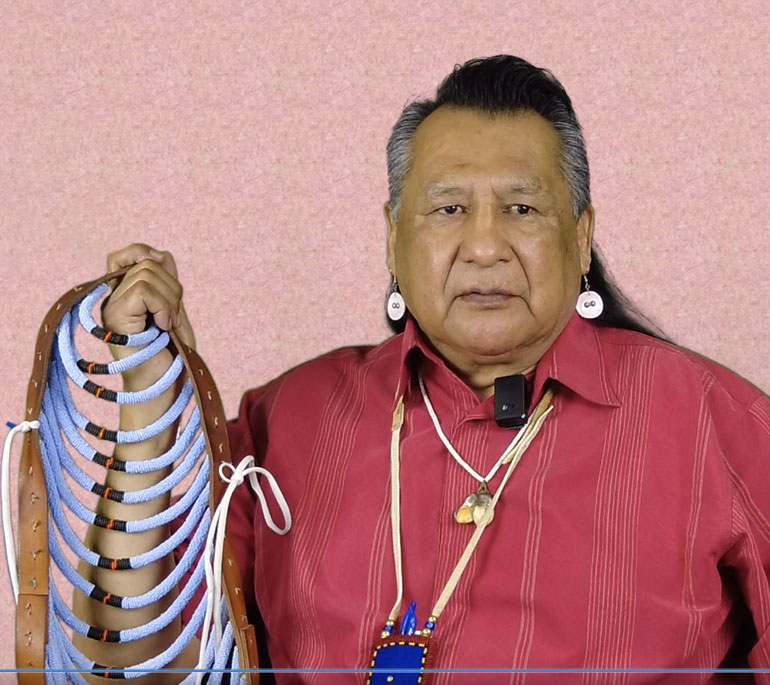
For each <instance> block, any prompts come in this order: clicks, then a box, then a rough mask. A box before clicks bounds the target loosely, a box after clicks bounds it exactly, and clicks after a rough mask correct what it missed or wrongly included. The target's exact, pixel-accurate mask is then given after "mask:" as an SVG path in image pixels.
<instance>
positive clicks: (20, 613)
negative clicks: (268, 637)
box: [16, 268, 259, 685]
mask: <svg viewBox="0 0 770 685" xmlns="http://www.w3.org/2000/svg"><path fill="white" fill-rule="evenodd" d="M127 271H128V268H125V269H121V270H120V271H115V272H113V273H110V274H107V275H105V276H102V277H101V278H99V279H97V280H95V281H91V282H89V283H84V284H83V285H79V286H76V287H75V288H72V289H71V290H69V291H67V293H65V294H64V295H63V296H62V297H61V298H60V299H59V300H58V301H57V302H56V304H54V305H53V307H51V309H50V310H49V312H48V314H46V316H45V318H44V319H43V323H42V325H41V327H40V332H39V333H38V337H37V344H36V345H35V358H34V362H33V366H32V375H31V378H30V381H29V388H28V392H27V406H26V413H25V417H24V418H25V419H26V420H28V421H32V420H35V419H38V418H39V416H40V410H41V407H42V404H43V394H44V390H45V387H46V383H47V379H48V367H49V364H50V360H51V350H52V346H53V341H54V336H55V334H56V330H57V328H58V327H59V324H60V323H61V320H62V318H63V317H64V315H65V314H66V313H67V312H68V311H70V310H71V309H72V308H73V307H74V306H75V305H76V304H77V303H78V302H79V301H80V300H82V299H83V298H84V297H85V296H86V295H88V294H89V293H90V292H91V291H92V290H94V289H95V288H96V287H97V286H99V285H101V284H102V283H105V282H107V281H110V280H112V279H119V278H121V277H122V276H123V275H124V274H125V273H126V272H127ZM171 340H172V341H173V342H174V344H175V345H176V347H177V349H178V350H179V354H180V355H181V357H182V360H183V361H184V365H185V368H186V370H187V373H188V375H189V378H190V379H191V382H192V386H193V390H194V392H195V399H196V401H197V403H198V407H199V408H200V412H201V428H202V430H203V434H204V436H205V439H206V446H207V449H208V454H209V464H210V467H211V469H210V472H211V474H212V477H211V485H212V487H211V495H210V500H209V502H210V506H211V510H212V511H213V510H214V509H215V508H216V505H217V504H218V503H219V501H220V499H221V498H222V495H223V493H224V489H225V487H224V484H223V483H222V482H221V480H220V479H219V478H218V475H217V474H218V473H219V465H220V464H221V463H222V462H230V446H229V443H228V440H227V427H226V422H225V415H224V410H223V407H222V400H221V398H220V397H219V393H218V392H217V388H216V385H215V384H214V379H213V378H212V377H211V374H210V373H209V371H208V369H207V368H206V365H205V364H204V363H203V360H202V359H201V358H200V356H199V355H198V353H197V352H196V351H195V350H194V349H193V348H192V347H190V346H189V345H185V344H184V343H182V342H181V341H180V340H179V338H178V337H177V336H176V334H175V333H174V332H173V331H172V332H171ZM19 469H20V470H19V526H18V528H19V604H18V607H17V610H16V666H17V668H19V669H43V668H45V643H46V637H47V626H48V568H49V565H50V559H49V554H48V497H47V491H46V485H45V477H44V474H43V465H42V459H41V455H40V437H39V432H38V431H30V432H29V433H26V435H25V437H24V444H23V447H22V454H21V465H20V467H19ZM222 566H223V568H222V576H223V581H224V582H223V584H224V590H225V600H226V603H227V608H228V611H229V615H230V622H231V623H232V626H233V633H234V635H235V642H236V645H237V647H238V654H239V658H240V666H241V668H243V669H256V668H258V667H259V661H258V657H257V642H256V638H255V632H254V627H253V626H252V625H250V624H249V622H248V619H247V617H246V604H245V600H244V593H243V590H242V583H241V574H240V571H239V569H238V564H237V561H236V558H235V556H234V554H233V553H232V549H231V545H230V544H229V542H228V540H227V539H225V548H224V557H223V564H222ZM249 677H250V680H249V682H250V683H251V685H258V683H259V674H257V673H251V674H249ZM44 682H45V675H44V674H43V673H37V674H35V673H26V674H23V673H20V674H19V683H24V685H44Z"/></svg>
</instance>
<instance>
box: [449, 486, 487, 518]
mask: <svg viewBox="0 0 770 685" xmlns="http://www.w3.org/2000/svg"><path fill="white" fill-rule="evenodd" d="M491 504H492V493H491V492H490V491H489V488H488V487H487V483H486V481H482V482H481V486H480V487H479V489H478V490H477V491H476V492H474V493H473V494H471V495H468V497H466V499H465V502H463V503H462V505H461V506H460V508H459V509H457V510H456V511H455V513H454V517H455V521H457V523H462V524H468V523H475V524H476V525H479V523H480V522H481V519H482V517H483V516H484V514H485V512H486V511H487V509H488V508H489V507H490V505H491ZM494 517H495V514H494V512H492V519H490V522H491V521H492V520H493V519H494Z"/></svg>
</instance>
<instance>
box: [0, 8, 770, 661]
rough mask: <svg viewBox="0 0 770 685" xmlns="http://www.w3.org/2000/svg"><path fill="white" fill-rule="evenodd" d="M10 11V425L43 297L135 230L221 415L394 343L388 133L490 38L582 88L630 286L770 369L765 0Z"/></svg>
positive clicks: (1, 272)
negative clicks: (166, 262)
mask: <svg viewBox="0 0 770 685" xmlns="http://www.w3.org/2000/svg"><path fill="white" fill-rule="evenodd" d="M632 7H633V9H631V8H632ZM0 26H1V27H2V29H1V31H0V241H1V245H2V252H1V254H2V258H1V261H0V280H1V282H2V285H3V290H4V294H5V295H4V297H3V298H2V299H0V322H1V323H0V336H1V339H2V348H1V349H0V355H2V359H1V361H2V366H1V368H2V374H3V392H2V394H0V418H2V420H3V421H5V420H12V421H18V420H20V419H21V418H22V412H23V407H24V398H25V394H26V383H27V380H28V374H29V372H30V368H31V361H32V351H33V345H34V340H35V336H36V334H37V329H38V326H39V325H40V321H41V319H42V317H43V315H44V314H45V312H46V311H47V310H48V308H49V306H50V305H51V304H52V303H53V302H54V301H55V299H56V298H57V297H58V296H59V295H60V294H62V293H63V292H64V291H65V290H67V289H68V288H69V287H71V286H73V285H75V284H77V283H80V282H82V281H86V280H90V279H92V278H95V277H97V276H98V275H100V274H101V273H103V271H104V268H105V256H106V253H107V252H108V251H111V250H114V249H117V248H119V247H121V246H124V245H126V244H128V243H130V242H134V241H142V242H147V243H149V244H151V245H154V246H156V247H158V248H160V249H169V250H171V251H172V252H173V253H174V255H175V257H176V259H177V263H178V266H179V270H180V278H181V280H182V282H183V284H184V285H185V289H186V290H185V299H186V306H187V310H188V312H189V313H190V316H191V319H192V321H193V324H194V326H195V330H196V335H197V339H198V348H199V351H200V352H201V353H202V355H203V357H204V358H205V359H206V361H207V363H208V365H209V367H210V368H211V370H212V372H213V374H214V376H215V378H216V380H217V382H218V385H219V388H220V391H221V394H222V397H223V400H224V404H225V408H226V410H227V413H228V415H233V414H234V413H235V411H236V409H237V405H238V400H239V398H240V396H241V394H242V393H243V391H244V390H245V389H247V388H248V387H252V386H256V385H259V384H262V383H264V382H265V381H267V380H269V379H270V378H272V377H274V376H276V375H277V374H279V373H280V372H282V371H283V370H285V369H287V368H289V367H291V366H293V365H295V364H298V363H299V362H302V361H303V360H306V359H308V358H310V357H313V356H315V355H318V354H320V353H322V352H325V351H327V350H329V349H332V348H334V347H339V346H342V345H348V344H355V343H375V342H378V341H380V340H382V339H383V338H385V337H386V335H387V329H386V327H385V323H384V318H383V312H382V303H383V298H384V292H385V288H386V286H387V282H388V277H387V271H386V269H385V264H384V237H385V225H384V221H383V218H382V212H381V205H382V202H383V201H384V200H385V198H386V187H387V186H386V175H385V156H384V148H385V142H386V139H387V136H388V134H389V131H390V127H391V126H392V125H393V123H394V121H395V119H396V117H397V116H398V114H399V112H400V110H401V107H402V106H403V105H404V104H405V103H406V102H407V101H408V100H410V99H411V98H413V97H415V96H418V95H425V94H429V93H431V91H432V90H433V89H435V86H436V85H437V84H438V82H439V81H440V80H441V78H443V76H444V75H446V73H447V72H448V71H449V70H451V68H452V66H453V65H454V64H455V63H456V62H462V61H465V60H466V59H469V58H471V57H478V56H486V55H493V54H497V53H500V52H510V53H513V54H517V55H520V56H522V57H525V58H527V59H529V60H530V61H532V62H534V63H535V64H538V65H541V66H546V67H549V68H551V69H552V70H553V71H554V73H555V74H556V75H557V76H558V77H559V78H560V79H561V80H562V82H563V83H564V85H565V87H566V88H567V90H568V92H569V93H570V95H571V97H572V99H573V102H574V105H575V107H576V110H577V112H578V116H579V117H580V120H581V122H582V124H583V127H584V129H585V132H586V137H587V143H588V154H589V161H590V163H591V170H592V180H593V184H592V190H593V199H594V205H595V207H596V210H597V228H596V232H597V241H598V243H599V245H600V246H601V247H602V248H603V250H604V253H605V255H606V258H607V261H608V263H609V265H610V267H611V269H612V271H613V272H614V274H615V276H616V277H617V280H618V281H619V283H620V285H621V286H622V287H623V288H624V289H625V291H626V292H627V293H628V294H629V295H631V297H632V298H633V299H634V300H635V301H636V302H637V303H638V304H639V306H640V307H641V308H642V309H643V310H644V311H645V312H647V313H648V314H649V315H650V316H651V317H652V318H653V319H654V320H655V321H657V322H658V323H659V324H660V326H661V327H662V328H663V329H664V331H665V332H666V333H667V334H668V335H669V336H670V337H672V338H673V339H674V340H675V341H677V342H679V343H680V344H683V345H685V346H687V347H690V348H692V349H695V350H697V351H699V352H702V353H703V354H705V355H707V356H709V357H712V358H714V359H716V360H717V361H720V362H722V363H724V364H725V365H727V366H728V367H730V368H732V369H734V370H735V371H737V372H738V373H740V374H741V375H744V376H745V377H747V378H749V379H751V380H752V381H754V382H755V383H756V384H757V385H759V386H760V387H762V388H763V389H765V390H768V389H770V365H768V363H767V359H768V354H769V353H770V343H768V339H767V332H768V293H770V270H769V269H768V261H769V259H770V220H769V219H768V217H770V190H768V188H769V187H770V168H769V166H768V158H769V157H770V134H769V133H768V132H769V131H770V102H769V100H768V89H770V47H768V46H769V45H770V43H768V35H770V5H768V3H767V2H766V0H747V1H745V2H739V1H737V0H703V1H696V2H684V3H660V2H653V1H646V2H634V3H627V2H619V1H618V2H575V1H574V0H573V1H569V0H563V1H561V0H540V1H538V2H517V1H516V0H505V1H500V0H485V1H483V2H467V1H463V2H452V3H444V2H435V1H426V2H423V3H416V2H411V1H410V2H405V1H403V0H399V1H398V2H386V1H384V0H370V1H368V2H366V3H363V2H361V3H356V2H349V1H348V2H335V3H315V2H312V3H311V2H299V1H297V0H294V1H291V2H280V3H267V2H264V3H261V2H246V1H243V0H242V1H220V2H217V3H209V2H202V1H198V2H190V3H187V2H186V3H181V2H132V3H123V2H117V1H114V0H113V1H112V2H97V1H96V0H86V1H83V2H69V1H66V0H58V1H56V2H53V1H51V0H49V1H48V2H31V1H24V2H22V1H19V0H16V1H15V2H6V3H4V6H3V8H2V9H0ZM18 452H19V449H18V445H17V446H16V449H15V450H14V454H13V458H14V466H13V470H14V472H15V471H16V468H17V467H16V464H17V460H18ZM0 586H1V587H0V638H2V639H3V644H5V645H6V648H4V649H2V650H0V667H5V668H8V667H12V666H13V654H12V650H11V648H10V645H11V643H12V641H13V613H14V607H13V599H12V596H11V592H10V586H9V584H8V583H7V582H6V581H5V578H4V574H0Z"/></svg>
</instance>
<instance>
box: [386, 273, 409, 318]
mask: <svg viewBox="0 0 770 685" xmlns="http://www.w3.org/2000/svg"><path fill="white" fill-rule="evenodd" d="M387 312H388V318H389V319H390V320H391V321H400V320H401V319H403V318H404V316H406V302H404V296H403V295H402V294H401V293H400V292H399V291H398V281H396V279H395V278H394V279H393V288H392V289H391V292H390V295H389V296H388V305H387Z"/></svg>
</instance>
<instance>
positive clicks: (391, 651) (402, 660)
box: [366, 635, 434, 685]
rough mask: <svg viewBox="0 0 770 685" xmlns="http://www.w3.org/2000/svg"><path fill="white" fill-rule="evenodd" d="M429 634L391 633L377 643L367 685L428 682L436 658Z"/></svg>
mask: <svg viewBox="0 0 770 685" xmlns="http://www.w3.org/2000/svg"><path fill="white" fill-rule="evenodd" d="M431 643H432V640H431V638H430V636H428V635H389V636H388V637H383V638H381V639H380V640H378V641H377V642H376V643H375V645H374V653H373V654H372V662H371V669H372V670H371V671H370V672H369V676H368V677H367V679H366V685H428V682H429V676H430V674H429V673H424V670H425V668H428V667H429V665H430V663H431V662H432V661H433V656H434V654H433V652H432V651H431V650H430V647H431Z"/></svg>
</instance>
